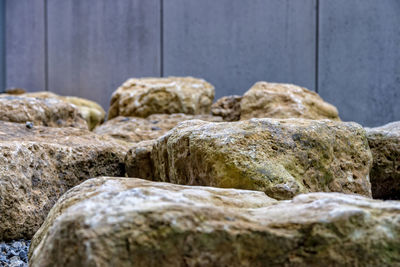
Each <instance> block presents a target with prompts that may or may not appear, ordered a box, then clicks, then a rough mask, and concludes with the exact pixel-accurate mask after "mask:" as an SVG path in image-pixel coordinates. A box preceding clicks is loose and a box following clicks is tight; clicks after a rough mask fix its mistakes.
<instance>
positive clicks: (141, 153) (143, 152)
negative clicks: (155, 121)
mask: <svg viewBox="0 0 400 267" xmlns="http://www.w3.org/2000/svg"><path fill="white" fill-rule="evenodd" d="M156 143H157V140H155V139H153V140H147V141H142V142H139V143H136V144H134V145H133V146H132V147H131V149H130V150H129V151H128V152H127V153H126V157H125V165H126V166H125V167H126V174H127V176H128V177H141V178H145V179H147V180H152V179H153V174H154V171H153V170H154V163H153V160H152V159H151V152H152V151H153V146H154V144H156Z"/></svg>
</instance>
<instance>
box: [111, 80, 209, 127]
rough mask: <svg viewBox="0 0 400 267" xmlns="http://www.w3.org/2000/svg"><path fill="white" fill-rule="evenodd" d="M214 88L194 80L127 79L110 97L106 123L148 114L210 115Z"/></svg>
mask: <svg viewBox="0 0 400 267" xmlns="http://www.w3.org/2000/svg"><path fill="white" fill-rule="evenodd" d="M213 100H214V87H213V86H212V85H211V84H209V83H208V82H206V81H204V80H202V79H196V78H193V77H168V78H141V79H129V80H127V81H126V82H125V83H124V84H122V86H121V87H119V88H118V89H117V90H116V91H115V92H114V93H113V95H112V98H111V103H110V109H109V113H108V119H112V118H115V117H117V116H131V117H143V118H145V117H147V116H149V115H151V114H163V113H165V114H172V113H185V114H194V115H197V114H209V113H210V108H211V104H212V102H213Z"/></svg>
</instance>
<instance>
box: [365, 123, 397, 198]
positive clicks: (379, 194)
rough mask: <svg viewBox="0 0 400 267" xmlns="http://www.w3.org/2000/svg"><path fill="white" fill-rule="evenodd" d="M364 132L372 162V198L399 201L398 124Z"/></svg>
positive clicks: (390, 124)
mask: <svg viewBox="0 0 400 267" xmlns="http://www.w3.org/2000/svg"><path fill="white" fill-rule="evenodd" d="M366 130H367V137H368V143H369V146H370V148H371V152H372V156H373V162H374V163H373V165H372V169H371V174H370V176H371V185H372V196H373V197H374V198H380V199H400V122H399V121H398V122H393V123H389V124H387V125H384V126H382V127H376V128H370V129H368V128H367V129H366Z"/></svg>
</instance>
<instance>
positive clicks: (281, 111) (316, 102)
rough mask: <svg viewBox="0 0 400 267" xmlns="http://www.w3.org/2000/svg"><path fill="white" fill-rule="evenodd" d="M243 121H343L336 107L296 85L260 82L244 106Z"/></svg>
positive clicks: (244, 101)
mask: <svg viewBox="0 0 400 267" xmlns="http://www.w3.org/2000/svg"><path fill="white" fill-rule="evenodd" d="M240 109H241V113H240V116H241V117H240V118H241V119H243V120H247V119H251V118H280V119H286V118H305V119H312V120H319V119H330V120H340V118H339V116H338V111H337V109H336V107H334V106H333V105H331V104H329V103H327V102H325V101H323V99H322V98H321V97H320V96H319V95H318V94H317V93H315V92H312V91H309V90H307V89H306V88H303V87H300V86H296V85H293V84H283V83H267V82H257V83H256V84H254V85H253V87H251V88H250V89H249V90H248V91H247V92H246V93H245V94H244V95H243V98H242V101H241V103H240Z"/></svg>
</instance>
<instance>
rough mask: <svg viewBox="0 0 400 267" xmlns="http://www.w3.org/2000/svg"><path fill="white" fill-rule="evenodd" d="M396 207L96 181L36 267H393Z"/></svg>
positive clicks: (44, 246) (34, 258)
mask: <svg viewBox="0 0 400 267" xmlns="http://www.w3.org/2000/svg"><path fill="white" fill-rule="evenodd" d="M399 247H400V202H398V201H386V202H384V201H379V200H371V199H368V198H364V197H360V196H356V195H345V194H339V193H312V194H305V195H299V196H297V197H295V198H294V199H293V200H291V201H274V200H272V199H270V198H268V197H267V196H265V195H264V194H263V193H261V192H255V191H244V190H235V189H218V188H212V187H190V186H179V185H173V184H166V183H154V182H149V181H144V180H139V179H130V178H104V177H103V178H96V179H91V180H88V181H85V182H84V183H82V184H81V185H79V186H77V187H75V188H73V189H72V190H70V191H68V192H67V193H66V194H65V195H63V196H62V197H61V199H60V200H59V201H58V202H57V204H56V205H55V206H54V208H53V209H52V210H51V212H50V214H49V216H48V217H47V219H46V222H45V223H44V224H43V225H42V227H41V228H40V230H39V231H38V232H37V233H36V235H35V237H34V238H33V240H32V244H31V247H30V266H32V267H36V266H41V267H46V266H77V267H78V266H395V265H396V264H397V263H398V262H400V249H399Z"/></svg>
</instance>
